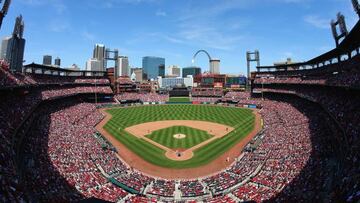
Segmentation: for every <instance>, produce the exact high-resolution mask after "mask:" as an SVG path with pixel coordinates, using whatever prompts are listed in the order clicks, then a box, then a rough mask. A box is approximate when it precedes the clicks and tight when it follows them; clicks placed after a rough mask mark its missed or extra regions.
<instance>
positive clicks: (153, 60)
mask: <svg viewBox="0 0 360 203" xmlns="http://www.w3.org/2000/svg"><path fill="white" fill-rule="evenodd" d="M142 66H143V79H144V80H150V79H156V78H157V77H158V76H161V77H164V76H165V59H164V58H160V57H155V56H145V57H143V60H142Z"/></svg>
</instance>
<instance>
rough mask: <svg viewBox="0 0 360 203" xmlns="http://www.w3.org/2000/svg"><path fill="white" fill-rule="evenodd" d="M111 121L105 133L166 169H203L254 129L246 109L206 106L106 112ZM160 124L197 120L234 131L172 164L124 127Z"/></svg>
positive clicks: (251, 114) (171, 106) (165, 106)
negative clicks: (158, 122)
mask: <svg viewBox="0 0 360 203" xmlns="http://www.w3.org/2000/svg"><path fill="white" fill-rule="evenodd" d="M107 112H109V113H110V114H111V115H112V116H113V117H112V119H111V120H110V121H109V122H108V123H107V124H106V125H105V126H104V129H105V130H106V131H108V132H109V133H110V134H112V135H113V136H114V137H115V138H117V139H118V140H119V141H120V142H122V143H123V144H124V145H126V146H127V147H128V148H129V149H130V150H132V151H133V152H134V153H136V154H138V155H139V156H141V157H142V158H143V159H144V160H146V161H148V162H150V163H152V164H155V165H158V166H162V167H167V168H192V167H197V166H201V165H205V164H207V163H209V162H211V161H212V160H214V159H216V158H217V157H219V156H220V155H221V154H223V153H224V152H226V151H227V150H229V149H230V148H231V147H233V146H234V145H235V144H237V143H238V142H239V141H240V140H241V139H243V138H244V137H246V136H247V135H248V134H249V133H250V132H251V131H252V130H253V129H254V121H255V115H254V114H253V113H252V111H251V110H249V109H242V108H230V107H221V106H207V105H156V106H139V107H129V108H114V109H109V110H107ZM161 120H200V121H210V122H215V123H220V124H225V125H228V126H231V127H234V128H235V130H233V131H232V132H230V133H229V134H228V135H226V136H224V137H222V138H221V139H216V140H214V141H212V142H210V143H209V144H207V145H205V146H203V147H201V148H199V149H197V150H196V151H194V156H193V158H192V159H189V160H186V161H173V160H170V159H168V158H167V157H166V156H165V151H164V150H162V149H160V148H158V147H156V146H154V145H152V144H150V143H149V142H147V141H145V140H143V139H141V138H137V137H135V136H133V135H131V134H129V133H127V132H126V131H125V130H124V129H125V128H126V127H129V126H132V125H136V124H141V123H145V122H151V121H161Z"/></svg>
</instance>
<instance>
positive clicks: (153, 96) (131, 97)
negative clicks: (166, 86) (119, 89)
mask: <svg viewBox="0 0 360 203" xmlns="http://www.w3.org/2000/svg"><path fill="white" fill-rule="evenodd" d="M114 97H115V98H116V99H117V100H118V101H141V102H167V101H169V95H168V94H157V93H122V94H117V95H115V96H114Z"/></svg>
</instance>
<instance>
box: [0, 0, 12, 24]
mask: <svg viewBox="0 0 360 203" xmlns="http://www.w3.org/2000/svg"><path fill="white" fill-rule="evenodd" d="M1 3H2V0H0V4H1ZM10 3H11V0H5V2H4V4H3V7H2V9H1V11H0V29H1V25H2V22H3V19H4V17H5V16H6V14H7V12H8V10H9V7H10Z"/></svg>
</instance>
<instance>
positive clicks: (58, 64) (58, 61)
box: [55, 57, 61, 67]
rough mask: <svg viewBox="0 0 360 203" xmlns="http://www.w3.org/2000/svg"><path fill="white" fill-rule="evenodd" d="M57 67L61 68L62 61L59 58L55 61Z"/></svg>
mask: <svg viewBox="0 0 360 203" xmlns="http://www.w3.org/2000/svg"><path fill="white" fill-rule="evenodd" d="M55 66H57V67H60V66H61V59H60V58H59V57H56V59H55Z"/></svg>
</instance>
